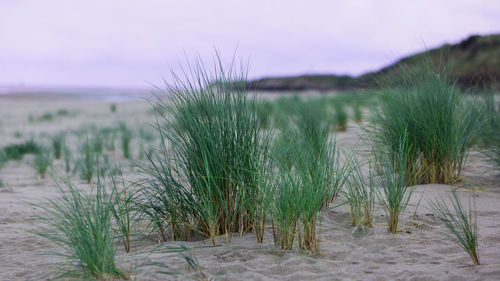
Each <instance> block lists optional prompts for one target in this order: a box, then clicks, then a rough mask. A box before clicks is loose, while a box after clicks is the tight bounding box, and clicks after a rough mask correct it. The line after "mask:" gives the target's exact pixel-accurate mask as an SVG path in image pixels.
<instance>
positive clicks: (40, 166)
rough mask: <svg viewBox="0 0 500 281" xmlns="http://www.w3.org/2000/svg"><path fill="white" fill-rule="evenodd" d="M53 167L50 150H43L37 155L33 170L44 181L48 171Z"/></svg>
mask: <svg viewBox="0 0 500 281" xmlns="http://www.w3.org/2000/svg"><path fill="white" fill-rule="evenodd" d="M51 165H52V158H51V157H50V152H49V150H48V149H45V148H41V149H39V151H38V152H37V153H36V155H35V159H34V160H33V168H35V171H36V172H37V174H38V175H40V177H41V178H42V179H44V178H45V174H46V173H47V170H48V169H49V167H50V166H51Z"/></svg>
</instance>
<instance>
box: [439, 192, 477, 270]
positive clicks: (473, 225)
mask: <svg viewBox="0 0 500 281" xmlns="http://www.w3.org/2000/svg"><path fill="white" fill-rule="evenodd" d="M448 202H449V204H446V203H445V201H444V200H443V199H441V200H435V201H431V203H430V204H431V207H432V209H433V211H434V214H435V215H436V217H437V218H438V219H439V220H440V221H441V222H442V223H443V224H444V226H445V227H446V228H447V229H448V233H447V236H448V237H450V238H451V239H452V240H453V241H454V242H455V243H457V245H459V246H460V247H461V248H462V249H464V250H465V252H467V254H469V256H470V258H471V260H472V262H473V263H474V265H479V254H478V227H477V217H476V213H475V211H473V210H472V209H473V207H474V208H475V201H474V200H473V199H471V200H470V201H469V209H468V210H466V209H465V208H464V207H463V205H462V202H461V201H460V198H459V197H458V194H457V192H456V190H455V189H452V190H451V195H449V196H448ZM449 205H451V206H452V207H449Z"/></svg>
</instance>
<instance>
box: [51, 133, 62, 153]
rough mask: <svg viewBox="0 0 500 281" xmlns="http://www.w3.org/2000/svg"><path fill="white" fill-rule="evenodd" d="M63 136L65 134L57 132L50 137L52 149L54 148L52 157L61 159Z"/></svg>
mask: <svg viewBox="0 0 500 281" xmlns="http://www.w3.org/2000/svg"><path fill="white" fill-rule="evenodd" d="M65 138H66V136H65V135H64V134H63V133H59V134H56V135H54V136H52V137H51V142H52V149H53V150H54V157H55V158H56V159H61V155H62V152H63V149H64V141H65Z"/></svg>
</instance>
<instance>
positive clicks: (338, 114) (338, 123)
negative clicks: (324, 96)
mask: <svg viewBox="0 0 500 281" xmlns="http://www.w3.org/2000/svg"><path fill="white" fill-rule="evenodd" d="M334 108H335V115H334V123H335V129H336V130H337V131H339V132H344V131H346V130H347V111H346V110H345V105H344V103H342V102H336V103H335V104H334Z"/></svg>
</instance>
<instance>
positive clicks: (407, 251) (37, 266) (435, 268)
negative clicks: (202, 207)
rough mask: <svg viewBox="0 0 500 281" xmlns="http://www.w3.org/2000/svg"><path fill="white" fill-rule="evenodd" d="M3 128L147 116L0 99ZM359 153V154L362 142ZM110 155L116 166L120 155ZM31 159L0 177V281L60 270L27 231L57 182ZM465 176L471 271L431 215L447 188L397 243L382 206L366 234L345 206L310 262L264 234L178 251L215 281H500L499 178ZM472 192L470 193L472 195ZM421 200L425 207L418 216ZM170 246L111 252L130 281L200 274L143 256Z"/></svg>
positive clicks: (5, 136) (405, 223) (426, 194)
mask: <svg viewBox="0 0 500 281" xmlns="http://www.w3.org/2000/svg"><path fill="white" fill-rule="evenodd" d="M59 109H67V110H69V111H71V112H74V113H75V114H73V115H71V116H63V117H57V118H56V119H54V120H53V121H43V122H32V123H30V122H28V116H29V115H30V114H32V115H34V116H39V115H41V114H43V113H45V112H56V111H57V110H59ZM0 121H1V124H0V147H1V146H3V145H6V144H9V143H13V142H20V141H21V140H23V139H28V138H29V137H30V136H33V137H34V138H39V136H41V135H42V136H43V135H44V134H51V133H55V132H58V131H60V130H71V129H78V128H80V127H82V126H85V125H86V124H87V125H88V124H92V123H95V124H98V125H99V126H105V125H111V124H116V122H118V121H125V122H127V124H129V125H130V126H131V127H134V128H137V127H138V126H144V127H147V126H148V125H147V123H150V122H152V121H153V116H152V115H151V113H150V106H149V105H148V104H147V103H146V102H126V103H125V102H124V103H119V104H118V110H117V112H116V113H114V114H113V113H111V112H110V104H109V103H102V102H93V101H91V100H85V102H82V99H78V100H71V99H65V100H64V102H62V103H61V102H59V103H58V102H55V101H54V100H53V101H51V102H43V98H40V97H31V98H23V99H15V98H14V99H12V97H9V99H8V100H2V99H1V98H0ZM16 132H18V133H17V136H16ZM361 133H362V131H361V129H360V128H359V126H358V125H356V124H350V125H349V128H348V130H347V132H346V133H341V134H339V135H338V140H339V144H340V146H341V147H343V148H345V149H352V147H353V146H354V145H355V144H356V143H357V142H358V140H359V137H360V135H361ZM19 135H21V137H19ZM41 141H43V138H42V139H41ZM359 145H360V146H361V147H362V146H363V143H362V142H361V143H359ZM136 150H138V149H137V147H136ZM115 157H116V158H117V159H118V160H120V159H119V158H120V155H119V154H117V155H116V156H115ZM31 159H32V156H29V155H28V156H26V157H25V158H24V160H23V161H10V162H9V163H8V164H7V165H6V166H5V167H3V168H2V169H1V170H0V179H2V181H3V183H4V185H5V187H3V188H0V280H41V279H42V280H44V279H47V278H49V277H51V276H53V274H54V273H53V268H54V267H56V266H57V265H59V264H61V263H64V260H63V259H62V258H60V257H54V256H52V255H48V254H47V253H49V252H50V251H52V250H55V249H56V248H55V246H54V245H53V244H51V243H50V242H48V241H46V240H44V239H42V238H39V237H37V236H35V235H33V234H31V233H29V232H28V230H30V229H32V227H33V222H34V221H35V219H36V217H37V216H39V209H37V208H35V207H33V206H32V205H30V203H35V204H42V205H44V204H46V199H47V198H53V197H55V196H57V193H56V186H55V184H54V181H53V180H52V179H51V178H50V177H48V178H46V179H44V180H42V179H40V178H39V177H37V176H36V175H35V172H34V170H33V168H32V167H31V166H30V164H29V163H30V161H31ZM122 160H123V159H122ZM55 166H56V167H57V168H58V169H60V170H62V169H63V168H62V167H63V163H62V161H61V160H58V161H56V162H55ZM464 174H465V178H464V181H463V184H462V187H461V189H460V191H461V192H459V195H460V197H461V198H462V199H463V200H468V198H469V196H470V195H471V194H474V196H475V198H476V204H477V209H478V220H479V228H480V237H479V255H480V260H481V263H482V264H481V265H480V266H472V262H471V260H470V259H469V257H468V256H467V254H466V253H465V252H464V251H463V250H462V249H461V248H459V247H458V246H457V245H456V244H454V243H453V242H452V241H450V240H449V239H446V238H445V237H444V236H443V234H442V231H443V230H444V228H443V226H442V224H441V223H440V222H439V221H438V220H437V219H436V218H435V217H434V216H433V215H432V214H431V211H430V210H429V205H428V204H427V200H429V199H433V198H436V197H440V196H445V195H446V194H447V193H448V191H449V186H445V185H422V186H416V187H415V193H414V196H413V198H412V201H411V202H410V206H409V207H408V209H407V212H406V213H405V215H404V217H403V219H402V224H401V226H400V231H399V232H398V233H397V234H396V235H391V234H389V233H388V232H387V225H386V222H385V214H384V212H383V210H382V209H381V208H380V206H377V208H376V219H375V222H376V224H375V226H374V227H373V229H369V230H366V231H362V232H360V231H354V229H353V227H352V226H351V225H350V215H349V210H348V209H347V207H346V206H342V207H338V208H330V209H328V210H325V211H324V212H323V213H322V214H321V244H320V253H319V254H317V255H310V254H308V253H305V252H301V251H299V250H296V249H294V250H292V251H280V250H279V249H277V248H275V247H274V245H273V242H272V236H271V234H270V233H269V232H266V234H265V239H264V243H262V244H259V243H257V242H256V239H255V235H254V234H246V235H243V236H239V235H234V236H233V238H232V241H231V243H230V244H229V245H228V244H226V243H225V239H224V237H220V239H219V245H218V246H217V247H210V245H211V244H210V242H209V241H208V240H200V241H193V242H186V243H185V244H186V245H187V246H188V247H192V251H191V252H192V254H193V255H194V256H195V257H196V258H197V259H198V261H199V263H200V265H201V269H202V271H203V272H204V273H205V275H206V276H207V277H209V278H210V279H216V280H500V207H499V206H500V175H499V174H500V172H499V171H496V170H495V169H494V167H493V166H491V165H490V164H489V163H488V162H487V161H486V160H485V159H484V158H483V157H482V156H481V154H480V153H478V152H476V151H473V152H472V153H471V155H470V157H469V161H468V163H467V166H466V169H465V172H464ZM126 177H127V178H128V179H131V178H134V177H137V174H136V173H135V172H134V171H133V169H128V170H127V174H126ZM72 178H73V181H74V182H75V183H76V184H77V186H78V187H79V188H81V189H90V188H91V187H90V186H89V185H87V184H85V183H84V182H82V181H81V180H80V179H79V178H78V176H76V175H75V176H73V177H72ZM473 190H474V191H476V192H474V193H472V192H470V191H473ZM421 196H423V199H422V201H421V203H420V205H419V206H418V208H416V206H417V202H418V201H419V199H420V197H421ZM341 201H342V199H339V201H338V202H341ZM175 245H176V243H175V242H166V243H163V244H161V245H158V244H156V243H155V242H154V241H152V240H150V239H147V238H144V237H141V236H138V237H136V238H134V241H133V243H132V247H133V248H132V251H133V252H135V253H134V254H128V255H127V254H125V253H124V251H123V249H122V247H121V245H120V244H117V249H118V253H117V259H118V264H119V266H121V267H124V268H126V269H127V268H136V272H135V273H134V274H133V277H134V278H135V279H136V280H169V279H177V280H184V279H187V278H188V279H196V278H199V277H200V275H199V274H196V273H194V272H190V271H188V268H187V266H186V265H185V263H184V262H183V261H182V259H181V258H179V256H178V255H176V254H168V253H160V252H157V253H149V254H147V253H141V251H142V252H144V249H152V248H155V249H164V248H166V247H168V246H175ZM153 261H158V262H163V263H166V264H169V265H171V267H172V268H173V269H175V270H178V271H181V272H185V274H184V275H178V276H158V275H155V274H153V273H152V272H153V271H152V270H151V268H147V267H140V266H139V265H141V264H144V263H147V262H153Z"/></svg>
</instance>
